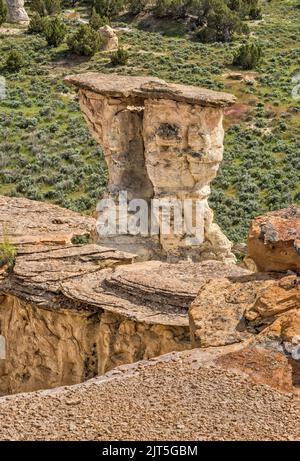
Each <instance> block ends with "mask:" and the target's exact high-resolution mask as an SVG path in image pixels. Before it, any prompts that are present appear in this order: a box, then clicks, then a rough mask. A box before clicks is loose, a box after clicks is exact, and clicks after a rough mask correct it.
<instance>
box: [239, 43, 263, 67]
mask: <svg viewBox="0 0 300 461" xmlns="http://www.w3.org/2000/svg"><path fill="white" fill-rule="evenodd" d="M261 57H262V49H261V45H260V44H259V43H256V42H248V43H245V44H244V45H242V46H241V47H240V48H239V50H238V51H237V53H236V55H235V57H234V59H233V65H234V66H239V67H241V68H242V69H244V70H249V69H254V68H255V67H256V66H257V65H258V64H259V62H260V60H261Z"/></svg>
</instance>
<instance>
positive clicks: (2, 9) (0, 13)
mask: <svg viewBox="0 0 300 461" xmlns="http://www.w3.org/2000/svg"><path fill="white" fill-rule="evenodd" d="M6 15H7V8H6V3H5V0H0V26H1V24H3V23H4V21H5V19H6Z"/></svg>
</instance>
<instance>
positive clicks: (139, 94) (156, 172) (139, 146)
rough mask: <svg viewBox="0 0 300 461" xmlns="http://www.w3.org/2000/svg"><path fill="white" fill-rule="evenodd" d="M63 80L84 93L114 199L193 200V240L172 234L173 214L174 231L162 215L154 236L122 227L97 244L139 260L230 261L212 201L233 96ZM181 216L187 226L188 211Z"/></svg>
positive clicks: (129, 81)
mask: <svg viewBox="0 0 300 461" xmlns="http://www.w3.org/2000/svg"><path fill="white" fill-rule="evenodd" d="M66 81H67V82H68V83H72V84H74V85H76V86H77V87H78V88H79V98H80V103H81V108H82V111H83V113H84V115H85V118H86V120H87V122H88V125H89V127H90V128H91V131H92V134H93V135H94V137H95V138H96V139H97V141H98V142H99V143H101V144H102V146H103V148H104V153H105V158H106V161H107V164H108V169H109V186H108V188H109V198H112V199H114V200H116V203H117V204H118V202H117V195H118V193H119V192H120V191H126V192H127V198H128V200H131V199H143V200H145V201H146V202H147V204H148V205H149V204H150V202H151V203H153V200H155V199H163V200H164V203H165V204H167V206H169V207H170V206H172V203H174V201H175V202H176V201H177V202H179V203H180V204H181V206H182V204H183V203H184V202H183V201H184V200H185V201H188V200H189V201H190V203H191V204H192V207H193V213H194V214H193V213H192V214H193V216H192V217H191V227H192V228H193V229H195V228H197V231H198V232H197V240H196V241H195V238H194V237H195V235H194V234H193V232H192V231H191V229H189V228H187V227H185V228H184V229H182V231H180V232H177V231H176V232H175V226H174V217H173V218H171V231H170V232H164V231H163V225H162V222H163V220H164V219H165V218H164V216H165V215H164V213H165V211H162V212H161V213H160V214H158V215H157V216H158V218H157V219H158V222H159V232H158V234H157V235H152V234H151V235H150V234H149V233H147V231H146V233H145V232H144V233H140V234H139V235H128V234H127V233H126V232H123V230H122V229H121V230H120V229H119V228H118V232H117V233H116V235H109V236H106V237H103V236H100V243H101V244H104V245H110V246H113V247H114V248H119V249H123V250H127V251H128V250H130V251H133V252H136V253H138V254H139V255H140V256H141V258H142V259H151V258H173V259H174V260H178V259H186V258H187V257H190V258H192V259H193V260H205V259H221V260H231V261H233V260H234V256H233V254H232V253H231V244H230V242H229V241H228V239H227V238H226V237H225V235H224V234H223V233H222V232H221V230H220V229H219V227H218V226H217V225H216V224H215V223H213V214H212V211H211V210H210V208H209V206H208V197H209V195H210V187H209V185H210V182H211V181H212V180H213V179H214V178H215V176H216V174H217V171H218V167H219V164H220V162H221V161H222V157H223V136H224V131H223V127H222V117H223V108H224V107H226V106H229V105H231V104H233V102H234V97H233V96H231V95H227V94H225V93H217V92H213V91H209V90H204V89H201V88H196V87H189V86H183V85H174V84H167V83H166V82H164V81H163V80H159V79H157V78H150V77H121V76H117V75H101V74H93V73H89V74H83V75H79V76H78V75H77V76H71V77H68V78H67V79H66ZM118 210H119V208H118ZM102 213H104V211H103V210H102ZM118 213H120V210H119V211H118ZM174 213H175V212H174ZM178 213H179V215H180V217H181V218H180V219H181V222H184V208H183V206H182V208H180V209H179V211H178ZM185 218H186V216H185ZM185 223H186V221H185ZM149 230H150V229H149ZM120 234H121V235H120Z"/></svg>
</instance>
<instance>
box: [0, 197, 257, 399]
mask: <svg viewBox="0 0 300 461" xmlns="http://www.w3.org/2000/svg"><path fill="white" fill-rule="evenodd" d="M0 209H1V222H2V227H3V230H2V237H1V238H2V240H3V239H6V240H7V239H8V241H9V243H10V244H12V245H13V246H14V245H15V247H16V250H17V256H16V258H15V261H14V264H13V266H12V267H11V266H10V267H8V266H7V265H6V266H3V267H2V268H1V277H0V335H2V337H4V338H5V341H6V357H5V359H4V360H1V361H0V371H1V373H0V392H2V393H13V392H19V391H29V390H33V389H40V388H48V387H49V388H50V387H55V386H58V385H62V384H74V383H78V382H81V381H84V380H86V379H88V378H89V377H92V376H96V375H97V374H102V373H104V372H106V371H108V370H110V369H112V368H114V367H116V366H118V365H120V364H126V363H132V362H135V361H137V360H141V359H149V358H151V357H155V356H158V355H161V354H164V353H167V352H170V351H174V350H177V351H178V350H184V349H189V348H190V332H189V322H188V307H189V305H190V303H191V302H192V301H193V300H194V299H195V297H196V296H197V293H198V291H199V290H200V289H202V287H203V286H204V285H205V284H206V283H207V281H208V280H210V279H212V278H213V279H215V278H218V277H224V276H226V275H231V276H236V277H237V276H240V275H243V274H247V273H248V272H247V271H246V270H245V269H241V268H239V267H238V266H236V265H230V264H225V263H222V262H218V261H206V262H202V263H192V262H184V261H182V262H180V263H178V264H169V263H165V262H160V261H148V262H139V263H136V262H135V256H134V255H133V254H128V253H124V252H121V251H118V250H114V249H110V248H106V247H103V246H99V245H95V244H85V245H76V244H72V241H74V238H75V241H77V239H78V238H81V237H82V236H89V234H90V233H91V232H92V229H93V226H95V220H94V219H93V218H89V217H83V216H80V215H79V214H77V213H73V212H71V211H68V210H63V209H61V208H59V207H57V206H53V205H47V204H43V203H39V202H33V201H30V200H26V199H22V198H20V199H15V198H14V199H13V198H7V197H0Z"/></svg>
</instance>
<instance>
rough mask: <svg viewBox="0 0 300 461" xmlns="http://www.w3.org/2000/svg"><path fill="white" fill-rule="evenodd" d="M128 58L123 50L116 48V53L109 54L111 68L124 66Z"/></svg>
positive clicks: (126, 52) (127, 54)
mask: <svg viewBox="0 0 300 461" xmlns="http://www.w3.org/2000/svg"><path fill="white" fill-rule="evenodd" d="M128 58H129V53H128V51H127V50H124V48H118V50H117V51H115V52H114V53H112V54H111V57H110V62H111V64H112V65H113V66H125V65H126V64H127V61H128Z"/></svg>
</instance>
